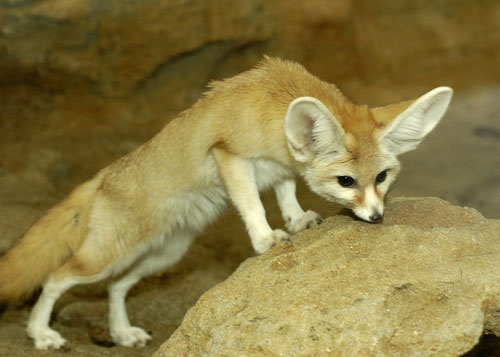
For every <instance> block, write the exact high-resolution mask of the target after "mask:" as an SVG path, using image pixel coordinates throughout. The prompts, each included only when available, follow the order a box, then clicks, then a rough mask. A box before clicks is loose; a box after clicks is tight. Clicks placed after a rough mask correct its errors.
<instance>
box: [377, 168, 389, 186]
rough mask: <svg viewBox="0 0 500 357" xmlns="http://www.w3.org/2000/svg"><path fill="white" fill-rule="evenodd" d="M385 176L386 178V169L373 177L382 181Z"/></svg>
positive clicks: (378, 181) (379, 181)
mask: <svg viewBox="0 0 500 357" xmlns="http://www.w3.org/2000/svg"><path fill="white" fill-rule="evenodd" d="M386 178H387V170H384V171H382V172H381V173H379V174H378V175H377V177H375V182H376V183H382V182H384V181H385V179H386Z"/></svg>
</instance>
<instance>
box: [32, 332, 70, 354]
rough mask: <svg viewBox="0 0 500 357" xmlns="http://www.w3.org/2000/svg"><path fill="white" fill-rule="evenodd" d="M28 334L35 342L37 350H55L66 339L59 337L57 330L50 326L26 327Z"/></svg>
mask: <svg viewBox="0 0 500 357" xmlns="http://www.w3.org/2000/svg"><path fill="white" fill-rule="evenodd" d="M28 336H29V337H31V338H32V339H33V340H34V342H35V348H37V349H39V350H49V349H51V350H57V349H59V348H61V347H62V346H63V345H64V344H65V343H66V340H65V339H64V338H62V337H61V335H60V334H59V332H57V331H54V330H52V329H51V328H50V327H48V326H47V327H43V328H28Z"/></svg>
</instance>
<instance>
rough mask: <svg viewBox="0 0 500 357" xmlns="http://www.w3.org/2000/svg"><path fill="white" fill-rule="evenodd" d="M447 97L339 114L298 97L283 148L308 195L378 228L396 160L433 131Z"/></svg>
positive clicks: (438, 94)
mask: <svg viewBox="0 0 500 357" xmlns="http://www.w3.org/2000/svg"><path fill="white" fill-rule="evenodd" d="M452 93H453V91H452V89H451V88H448V87H439V88H436V89H434V90H432V91H430V92H428V93H426V94H424V95H423V96H421V97H420V98H418V99H416V100H412V101H407V102H402V103H398V104H394V105H390V106H387V107H382V108H375V109H369V108H368V107H366V106H354V105H352V104H350V103H348V105H345V106H344V108H341V109H339V108H338V103H337V105H336V106H334V105H331V106H330V108H331V109H332V110H330V109H329V108H328V106H327V105H328V104H330V103H323V102H321V101H320V100H319V99H317V98H313V97H299V98H297V99H295V100H294V101H293V102H292V103H291V104H290V105H289V107H288V110H287V114H286V117H285V124H284V129H285V136H286V139H287V143H288V148H289V150H290V153H291V154H292V156H293V158H294V159H295V160H296V161H298V162H299V163H300V167H301V171H302V172H301V173H302V175H303V176H304V178H305V180H306V182H307V184H308V185H309V187H310V188H311V190H312V191H314V192H316V193H317V194H319V195H320V196H322V197H324V198H326V199H327V200H330V201H334V202H337V203H340V204H342V205H344V206H346V207H348V208H350V209H352V210H353V212H354V213H355V214H356V215H357V216H358V217H359V218H361V219H363V220H365V221H368V222H378V221H380V220H381V219H382V217H383V214H384V197H385V195H386V193H387V191H388V189H389V187H390V186H391V184H392V183H393V182H394V180H395V178H396V176H397V174H398V172H399V169H400V164H399V161H398V159H397V157H398V156H399V155H400V154H403V153H405V152H407V151H410V150H413V149H415V148H416V147H417V146H418V144H419V143H420V142H421V141H422V140H423V138H424V137H425V136H426V135H427V134H429V133H430V132H431V130H432V129H434V127H435V126H436V124H437V123H438V122H439V121H440V120H441V118H442V117H443V115H444V113H445V112H446V109H447V107H448V104H449V103H450V100H451V96H452ZM334 113H335V114H334Z"/></svg>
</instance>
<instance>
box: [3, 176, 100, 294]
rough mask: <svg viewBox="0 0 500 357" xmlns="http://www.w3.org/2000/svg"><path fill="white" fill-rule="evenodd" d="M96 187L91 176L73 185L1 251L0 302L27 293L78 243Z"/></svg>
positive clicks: (83, 237) (78, 245)
mask: <svg viewBox="0 0 500 357" xmlns="http://www.w3.org/2000/svg"><path fill="white" fill-rule="evenodd" d="M96 187H97V184H96V180H95V179H94V180H92V181H89V182H86V183H84V184H83V185H81V186H79V187H77V188H76V189H75V190H74V191H73V192H72V193H71V194H70V196H69V197H68V198H66V199H65V200H64V201H62V202H60V203H59V204H57V205H56V206H55V207H53V208H52V209H50V210H49V211H48V212H47V213H46V214H45V215H44V216H43V217H42V218H40V219H39V220H38V221H37V222H36V223H35V224H34V225H33V226H32V227H31V228H30V229H29V230H28V231H27V232H26V234H25V235H24V236H23V237H22V238H21V240H20V241H19V242H18V243H17V244H16V245H14V247H12V248H11V249H10V250H9V251H8V252H7V253H5V255H4V256H3V257H2V258H1V259H0V302H2V303H15V302H18V301H20V300H22V299H25V298H27V297H29V296H30V295H31V294H32V293H33V291H34V290H35V289H37V288H38V287H39V286H40V285H41V284H42V283H43V282H44V280H45V279H46V278H47V276H48V275H49V274H50V273H51V272H53V271H54V270H56V269H57V268H58V267H60V266H61V265H62V264H63V263H64V262H65V261H66V260H67V259H68V258H69V257H71V255H72V254H73V252H75V251H76V250H77V249H78V248H79V247H80V245H81V243H82V242H83V240H84V239H85V237H86V236H87V226H88V220H89V215H90V209H91V206H92V201H93V198H94V193H95V190H96Z"/></svg>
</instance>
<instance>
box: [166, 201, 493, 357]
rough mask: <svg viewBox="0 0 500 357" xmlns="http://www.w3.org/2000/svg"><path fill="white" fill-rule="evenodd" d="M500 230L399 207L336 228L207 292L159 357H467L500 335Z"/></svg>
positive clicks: (343, 220) (420, 204)
mask: <svg viewBox="0 0 500 357" xmlns="http://www.w3.org/2000/svg"><path fill="white" fill-rule="evenodd" d="M499 306H500V220H488V219H485V218H483V217H482V215H481V214H479V213H478V212H477V211H475V210H473V209H468V208H459V207H455V206H452V205H450V204H449V203H447V202H445V201H442V200H440V199H436V198H427V199H416V198H413V199H396V200H394V201H392V202H391V204H390V205H389V207H388V209H387V213H386V217H385V220H384V223H383V224H380V225H372V224H367V223H364V222H359V221H357V220H355V219H353V218H351V217H349V216H336V217H333V218H330V219H327V220H326V221H325V222H324V224H323V225H322V226H320V227H318V228H315V229H312V230H309V231H305V232H303V233H302V234H299V235H296V236H295V237H294V239H293V243H291V244H282V245H280V246H278V247H276V248H274V249H272V250H271V251H269V252H268V253H267V254H264V255H262V256H259V257H255V258H251V259H248V260H247V261H246V262H245V263H243V264H242V265H241V266H240V268H239V269H238V270H237V271H236V272H235V273H234V274H233V275H232V276H231V277H230V278H229V279H227V280H226V281H225V282H223V283H221V284H219V285H217V286H216V287H214V288H212V289H211V290H209V291H208V292H207V293H205V294H204V295H203V296H202V297H201V298H200V299H199V300H198V302H197V303H196V305H195V306H194V307H193V308H192V309H190V310H189V312H188V313H187V314H186V316H185V318H184V321H183V323H182V325H181V326H180V327H179V328H178V329H177V330H176V331H175V333H174V334H173V335H172V336H171V337H170V339H169V340H168V341H167V342H166V343H165V344H164V345H162V347H161V348H160V349H159V350H158V351H157V353H156V356H180V355H185V356H226V355H227V356H306V355H307V356H322V355H345V356H377V355H378V356H387V355H398V356H399V355H422V356H427V355H436V356H443V355H447V356H448V355H450V356H451V355H460V354H463V353H465V352H467V351H469V350H470V349H472V348H473V346H474V345H475V344H476V343H477V342H478V340H479V338H480V337H481V335H482V334H483V333H484V332H489V333H494V334H497V335H499V334H500V318H499V317H498V314H499V311H500V310H499Z"/></svg>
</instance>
